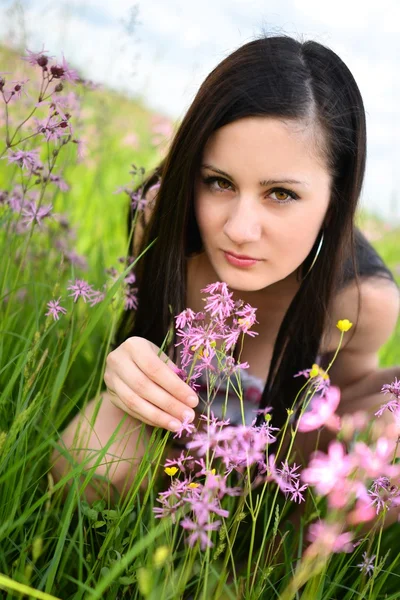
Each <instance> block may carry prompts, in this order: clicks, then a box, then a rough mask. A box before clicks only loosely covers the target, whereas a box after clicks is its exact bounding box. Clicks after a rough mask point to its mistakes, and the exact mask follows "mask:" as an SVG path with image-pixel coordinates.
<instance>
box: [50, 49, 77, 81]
mask: <svg viewBox="0 0 400 600" xmlns="http://www.w3.org/2000/svg"><path fill="white" fill-rule="evenodd" d="M50 73H51V74H52V76H53V79H61V80H62V81H69V82H70V83H75V81H78V80H79V75H78V73H77V72H76V71H75V70H74V69H71V68H70V67H69V66H68V63H67V61H66V60H65V58H64V55H63V60H62V64H61V65H53V66H51V67H50Z"/></svg>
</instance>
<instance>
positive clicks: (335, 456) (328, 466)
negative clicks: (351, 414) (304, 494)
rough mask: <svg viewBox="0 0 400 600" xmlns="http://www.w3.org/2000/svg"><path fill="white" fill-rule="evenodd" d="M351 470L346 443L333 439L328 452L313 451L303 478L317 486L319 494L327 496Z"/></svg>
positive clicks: (302, 475)
mask: <svg viewBox="0 0 400 600" xmlns="http://www.w3.org/2000/svg"><path fill="white" fill-rule="evenodd" d="M351 470H352V460H351V458H350V457H349V456H348V455H347V454H346V451H345V447H344V445H343V444H341V443H340V442H338V441H337V440H333V441H332V442H330V444H329V446H328V454H324V453H323V452H321V451H320V450H317V451H316V452H313V453H312V455H311V460H310V463H309V465H308V468H306V469H303V471H302V474H301V478H302V480H303V481H304V482H305V483H309V484H311V485H313V486H315V489H316V490H317V493H318V494H320V495H322V496H325V495H326V494H329V493H330V492H331V491H332V490H333V489H334V487H335V485H337V483H338V482H339V481H341V479H342V478H344V477H346V476H347V475H348V474H349V473H350V472H351Z"/></svg>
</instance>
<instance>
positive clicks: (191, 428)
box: [174, 418, 196, 439]
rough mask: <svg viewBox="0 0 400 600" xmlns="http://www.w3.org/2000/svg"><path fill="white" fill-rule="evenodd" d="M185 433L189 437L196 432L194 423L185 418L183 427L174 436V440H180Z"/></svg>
mask: <svg viewBox="0 0 400 600" xmlns="http://www.w3.org/2000/svg"><path fill="white" fill-rule="evenodd" d="M184 431H186V432H187V433H188V434H189V435H190V434H191V433H193V432H194V431H196V427H195V426H194V425H193V423H189V418H185V419H184V420H183V423H182V425H181V426H180V428H179V429H178V431H177V432H176V433H175V435H174V439H175V438H177V437H178V438H180V437H181V435H182V434H183V432H184Z"/></svg>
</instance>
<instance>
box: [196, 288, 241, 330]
mask: <svg viewBox="0 0 400 600" xmlns="http://www.w3.org/2000/svg"><path fill="white" fill-rule="evenodd" d="M201 291H202V292H205V293H206V294H210V295H209V296H208V298H207V304H206V305H205V307H204V310H205V311H207V312H209V313H211V316H212V317H216V318H217V319H219V320H220V321H222V320H224V319H226V318H228V317H230V316H231V314H232V312H233V309H234V307H235V303H234V301H233V300H232V295H233V293H232V292H229V291H228V286H227V284H226V283H223V282H216V283H212V284H210V285H208V286H207V287H205V288H203V289H202V290H201Z"/></svg>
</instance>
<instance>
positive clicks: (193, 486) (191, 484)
mask: <svg viewBox="0 0 400 600" xmlns="http://www.w3.org/2000/svg"><path fill="white" fill-rule="evenodd" d="M199 485H200V484H199V483H194V481H192V483H189V485H188V487H190V488H197V487H199Z"/></svg>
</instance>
